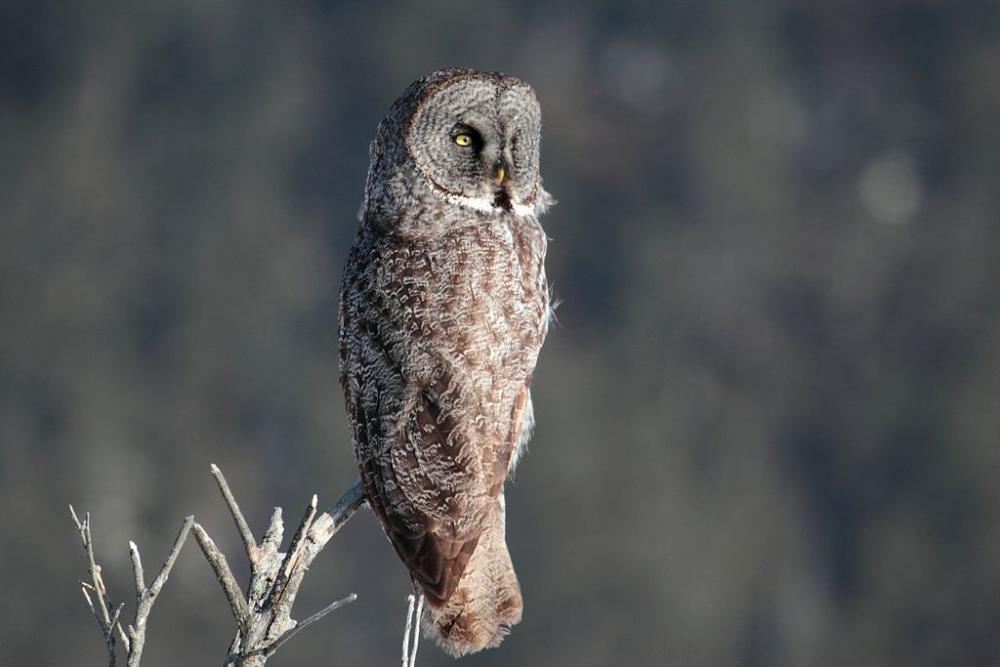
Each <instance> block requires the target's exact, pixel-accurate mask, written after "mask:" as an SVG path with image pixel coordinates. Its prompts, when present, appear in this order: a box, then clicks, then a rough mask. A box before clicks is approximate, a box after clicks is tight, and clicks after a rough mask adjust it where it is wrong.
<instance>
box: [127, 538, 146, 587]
mask: <svg viewBox="0 0 1000 667" xmlns="http://www.w3.org/2000/svg"><path fill="white" fill-rule="evenodd" d="M128 555H129V558H130V559H131V560H132V575H133V576H134V577H135V593H136V595H137V596H139V597H142V592H143V591H144V590H146V577H145V574H143V571H142V558H140V557H139V547H137V546H136V545H135V542H133V541H132V540H129V541H128Z"/></svg>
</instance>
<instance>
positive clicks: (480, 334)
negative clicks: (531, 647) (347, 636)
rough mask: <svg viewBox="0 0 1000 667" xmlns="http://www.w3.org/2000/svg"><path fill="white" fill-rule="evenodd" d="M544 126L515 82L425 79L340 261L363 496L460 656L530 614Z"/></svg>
mask: <svg viewBox="0 0 1000 667" xmlns="http://www.w3.org/2000/svg"><path fill="white" fill-rule="evenodd" d="M540 131H541V111H540V108H539V105H538V100H537V98H536V96H535V92H534V90H532V88H531V87H530V86H528V85H527V84H525V83H524V82H522V81H519V80H518V79H515V78H513V77H510V76H506V75H503V74H484V73H480V72H476V71H472V70H443V71H438V72H434V73H432V74H430V75H428V76H426V77H424V78H422V79H420V80H418V81H415V82H414V83H412V84H411V85H410V86H409V87H408V88H407V89H406V91H405V92H404V93H403V95H402V96H401V97H400V98H399V99H398V100H396V102H395V103H394V104H393V105H392V108H391V109H390V110H389V113H388V114H387V115H386V117H385V118H384V119H383V120H382V122H381V123H380V124H379V127H378V131H377V134H376V136H375V140H374V141H373V142H372V145H371V164H370V166H369V170H368V180H367V185H366V188H365V199H364V205H363V207H362V210H361V213H360V219H361V226H360V229H359V231H358V235H357V238H356V240H355V242H354V246H353V248H352V249H351V253H350V256H349V258H348V261H347V266H346V269H345V271H344V280H343V287H342V292H341V307H340V381H341V385H342V386H343V389H344V393H345V395H346V402H347V416H348V420H349V423H350V426H351V430H352V439H353V442H354V450H355V454H356V455H357V458H358V465H359V467H360V469H361V477H362V480H363V481H364V487H365V494H366V496H367V499H368V501H369V503H370V505H371V507H372V509H373V510H374V512H375V514H376V516H378V518H379V521H380V522H381V524H382V527H383V529H384V530H385V532H386V535H387V536H388V538H389V540H390V542H392V545H393V547H395V549H396V552H397V553H398V554H399V557H400V558H401V559H402V561H403V563H404V564H405V565H406V567H407V568H408V569H409V572H410V576H411V579H412V581H413V586H414V589H415V591H416V592H417V593H420V594H423V595H424V597H425V599H426V602H427V612H426V614H425V616H424V624H425V629H426V631H427V632H428V634H430V635H432V636H433V637H435V638H436V639H437V641H438V643H439V644H440V645H441V646H442V648H443V649H444V650H445V651H447V652H448V653H451V654H453V655H464V654H467V653H472V652H475V651H479V650H481V649H484V648H488V647H493V646H496V645H498V644H499V643H500V642H501V641H502V640H503V637H504V636H505V635H506V634H507V633H508V632H509V629H510V626H512V625H514V624H515V623H517V622H518V621H520V620H521V610H522V600H521V592H520V587H519V585H518V582H517V576H516V575H515V574H514V568H513V565H512V563H511V559H510V554H509V552H508V550H507V544H506V540H505V537H504V481H505V480H506V478H507V476H508V475H509V474H510V472H511V471H512V470H513V469H514V466H515V464H516V463H517V460H518V458H519V457H520V455H521V453H522V452H523V450H524V447H525V443H526V442H527V440H528V437H529V435H530V433H531V429H532V426H533V424H534V417H533V414H532V404H531V393H530V388H529V387H530V384H531V375H532V372H533V370H534V368H535V362H536V360H537V358H538V352H539V349H540V348H541V345H542V341H543V340H544V338H545V334H546V330H547V327H548V317H549V296H548V286H547V284H546V279H545V269H544V265H543V262H544V259H545V245H546V240H545V234H544V232H543V231H542V228H541V226H540V225H539V224H538V216H539V215H540V214H541V213H543V212H544V211H545V209H546V208H547V207H548V206H549V204H550V203H551V202H552V199H551V198H550V197H549V195H548V193H546V192H545V190H543V189H542V182H541V178H540V176H539V166H538V165H539V142H540Z"/></svg>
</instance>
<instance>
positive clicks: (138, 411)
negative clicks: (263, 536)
mask: <svg viewBox="0 0 1000 667" xmlns="http://www.w3.org/2000/svg"><path fill="white" fill-rule="evenodd" d="M745 4H746V6H743V7H740V6H738V5H737V3H729V4H722V5H715V4H712V3H697V2H621V1H618V0H615V1H611V0H608V1H601V0H594V1H592V2H586V3H583V2H565V3H546V4H538V3H533V2H519V3H510V4H506V3H482V4H480V3H476V4H472V3H463V2H437V3H432V4H424V3H420V4H417V3H403V2H398V3H365V2H350V3H339V4H338V3H322V2H271V3H268V2H261V3H243V2H234V1H219V2H202V1H201V0H187V1H184V0H175V1H171V2H156V3H152V2H150V3H141V2H132V1H120V2H104V3H100V4H97V3H86V2H51V1H48V0H40V1H36V2H30V3H29V2H26V3H11V2H9V1H7V2H3V3H2V4H0V446H2V448H0V517H2V519H0V521H2V532H0V540H2V553H0V571H2V572H3V575H4V580H5V581H4V584H3V597H2V600H3V601H2V604H0V614H2V616H0V652H2V657H0V661H2V662H3V663H4V664H11V665H28V664H30V665H99V664H104V663H103V661H104V649H103V646H102V644H101V640H100V637H99V634H98V630H97V627H96V625H95V623H94V620H93V619H92V618H90V616H89V611H88V610H87V609H86V608H85V606H84V603H83V599H82V598H81V596H80V592H79V585H78V583H77V581H78V580H79V579H80V578H82V577H83V576H85V568H84V561H83V558H82V554H81V551H80V549H79V545H78V542H77V536H76V534H75V531H74V529H73V526H72V524H71V522H70V518H69V514H68V512H67V509H66V506H67V504H68V503H70V502H72V503H74V504H75V505H76V507H77V508H79V509H81V510H89V511H91V512H92V513H93V515H94V524H95V539H96V541H97V548H98V558H99V560H100V561H102V562H103V563H104V565H105V568H106V573H107V579H108V582H109V585H110V586H111V589H112V594H113V595H114V596H115V597H116V599H127V598H129V597H130V592H129V591H130V589H129V586H130V574H129V569H128V559H127V541H128V540H129V539H134V540H135V541H137V542H138V543H139V545H140V547H141V548H142V551H143V554H144V556H145V561H146V563H147V568H148V569H152V568H153V567H154V564H156V563H158V562H159V561H160V560H161V558H162V557H163V555H165V553H166V551H167V548H168V546H169V544H170V542H171V540H172V539H173V536H174V534H175V533H176V530H177V528H178V526H179V525H180V522H181V520H182V518H183V517H184V516H185V515H187V514H195V515H196V516H197V517H198V519H199V521H201V522H202V523H203V524H204V525H205V526H206V528H207V529H208V530H209V531H210V532H211V533H212V534H213V535H214V537H215V538H216V539H217V540H218V541H219V542H220V544H221V545H222V546H223V547H224V548H225V549H226V550H227V551H228V552H229V554H230V558H231V560H233V561H234V562H235V563H240V562H241V559H240V558H239V546H238V545H239V543H238V540H237V537H236V533H235V531H234V530H233V529H232V526H231V524H230V522H229V519H228V517H227V515H226V513H225V509H224V506H223V505H222V503H221V502H220V500H219V499H218V497H217V492H216V489H215V487H214V485H213V482H212V478H211V477H210V475H209V473H208V466H209V463H211V462H215V463H218V464H219V465H220V466H221V467H222V468H223V470H224V471H225V472H226V473H227V475H228V476H229V478H230V481H231V482H232V484H233V486H234V488H235V491H236V493H237V494H238V496H239V498H240V499H241V500H242V503H243V506H244V509H245V510H246V512H247V514H248V516H249V517H250V519H251V522H252V525H253V526H254V527H255V529H256V530H262V529H263V527H264V526H265V524H266V520H267V517H268V516H269V514H270V509H271V507H272V506H274V505H281V506H283V507H285V509H286V513H287V514H288V515H290V516H298V515H299V513H300V511H301V508H302V507H304V505H305V503H306V502H307V500H308V498H309V496H310V495H311V494H312V493H313V492H318V493H319V494H320V502H321V504H325V503H329V502H332V501H333V500H334V499H335V498H336V496H338V495H339V494H340V492H341V491H343V490H344V489H346V488H347V486H348V485H349V484H350V483H351V482H352V481H353V480H354V478H355V476H356V472H355V467H354V461H353V456H352V454H351V448H350V444H349V441H348V437H347V432H346V428H345V419H344V414H343V403H342V395H341V391H340V388H339V386H338V383H337V349H336V347H337V343H336V337H337V314H336V313H337V300H338V288H339V280H340V271H341V267H342V265H343V261H344V258H345V256H346V253H347V250H348V247H349V245H350V243H351V240H352V238H353V235H354V231H355V227H356V224H357V223H356V220H355V213H356V211H357V209H358V206H359V204H360V201H361V194H362V187H363V183H364V176H365V171H366V168H367V162H368V156H367V145H368V142H369V140H370V138H371V136H372V134H373V133H374V130H375V127H376V125H377V123H378V121H379V119H380V118H381V116H382V114H383V113H384V112H385V111H386V110H387V109H388V107H389V105H390V104H391V103H392V101H393V100H394V99H395V97H396V96H397V95H398V94H399V93H400V92H401V91H402V90H403V88H404V87H405V86H406V85H407V84H408V83H409V82H410V81H411V80H413V79H415V78H417V77H418V76H421V75H423V74H425V73H427V72H429V71H431V70H433V69H436V68H439V67H446V66H471V67H476V68H479V69H485V70H503V71H505V72H508V73H511V74H514V75H517V76H519V77H521V78H523V79H525V80H527V81H528V82H530V83H532V84H533V85H534V86H535V88H536V89H537V91H538V95H539V98H540V99H541V102H542V108H543V113H544V141H543V151H542V170H543V175H544V177H545V179H546V180H545V182H546V186H547V187H548V189H549V190H550V191H551V192H552V193H553V194H554V195H555V196H556V197H557V199H559V200H560V204H559V205H558V206H556V207H555V208H554V209H552V210H551V211H550V212H549V214H548V215H547V216H546V217H545V218H544V219H543V224H544V225H545V227H546V230H547V232H548V234H549V235H550V236H551V237H552V238H553V241H552V243H551V244H550V247H549V259H548V270H549V276H550V278H551V280H552V282H553V283H554V285H555V291H556V293H557V294H558V296H559V297H560V298H561V299H562V300H563V304H562V306H561V307H560V308H559V310H558V316H559V324H558V326H555V327H553V329H552V331H551V334H550V337H549V340H548V342H547V344H546V346H545V349H544V350H543V352H542V355H541V360H540V363H539V367H538V372H537V374H536V376H535V382H534V388H535V405H536V412H537V416H538V430H537V434H536V436H535V439H534V441H533V443H532V445H531V451H530V454H529V456H528V457H527V459H526V460H525V461H524V463H523V464H522V466H521V468H520V469H519V471H518V476H517V480H516V482H515V483H513V484H512V485H511V488H510V489H509V490H508V522H509V530H508V541H509V543H510V547H511V551H512V553H513V558H514V562H515V564H516V566H517V569H518V572H519V574H520V577H521V583H522V586H523V589H524V596H525V600H526V611H525V617H524V622H523V623H522V624H521V625H520V626H518V627H516V628H515V630H514V632H513V634H512V635H511V637H510V638H509V639H508V640H507V641H506V642H505V643H504V645H503V647H502V648H501V649H499V650H495V651H489V652H486V653H484V654H482V655H477V656H474V657H471V658H468V659H465V660H463V662H462V663H461V664H465V665H662V664H671V665H674V664H676V665H706V666H715V665H832V664H842V665H846V664H857V665H862V664H863V665H902V664H905V665H925V664H926V665H932V664H944V663H947V664H969V665H971V664H991V663H997V662H998V661H1000V640H998V631H1000V626H998V623H1000V531H998V521H1000V485H998V481H997V480H998V475H1000V446H998V445H1000V443H998V433H1000V296H998V289H997V287H998V285H1000V215H998V213H1000V188H998V185H1000V9H998V8H997V6H996V5H995V4H993V3H963V2H934V3H930V2H909V3H904V2H888V1H887V2H847V3H836V4H837V5H838V6H837V7H836V8H832V7H830V5H832V4H834V3H824V2H789V1H778V0H769V1H761V2H754V3H745ZM194 547H195V545H194V544H193V542H192V543H190V544H189V545H188V546H187V548H186V550H185V551H184V553H183V554H182V556H181V558H180V560H179V562H178V565H177V567H176V569H175V570H174V574H173V576H172V578H171V580H170V582H169V584H168V586H167V588H166V589H165V590H164V593H163V594H162V596H161V599H160V600H159V602H158V604H157V606H156V608H155V609H154V610H153V614H152V617H151V630H150V634H149V639H148V645H147V649H146V659H145V661H144V664H147V665H149V666H150V667H152V666H153V665H180V664H196V665H211V664H219V662H220V661H221V658H222V655H223V654H224V650H225V647H226V645H227V643H228V641H229V638H230V636H231V632H232V625H231V620H230V618H229V612H228V608H227V606H226V603H225V601H224V598H223V595H222V593H221V591H220V589H219V588H218V587H217V586H216V585H215V584H214V580H213V578H212V575H211V573H210V571H209V568H208V566H207V565H206V563H205V562H204V561H203V559H202V557H201V555H200V554H199V553H198V551H197V550H196V549H195V548H194ZM240 568H241V569H240V573H241V575H242V576H245V572H246V570H245V566H244V565H242V563H241V565H240ZM307 588H308V591H307V592H305V593H303V595H302V596H301V598H300V601H299V606H298V607H297V609H298V614H297V616H298V617H299V618H302V617H304V616H306V615H307V614H309V613H311V612H312V611H313V610H315V609H318V608H319V607H320V606H322V605H324V604H326V603H327V602H329V601H330V600H332V599H334V598H338V597H341V596H343V595H345V594H347V593H348V592H351V591H356V592H357V593H358V594H359V595H360V599H359V600H358V601H357V602H356V603H354V604H353V605H351V606H350V607H348V608H345V609H342V610H340V611H337V612H336V613H335V614H334V615H332V616H330V617H328V618H327V619H325V620H324V621H323V622H322V623H321V624H319V625H317V626H314V627H313V628H310V629H309V630H308V631H307V632H305V633H303V634H302V635H300V636H299V638H297V639H296V640H295V641H294V642H292V643H291V644H289V645H288V646H287V647H285V648H283V649H282V650H281V652H280V653H279V654H278V655H277V656H276V657H275V658H273V659H272V662H273V664H275V665H300V664H330V665H340V664H342V665H387V664H397V663H398V655H399V644H400V639H401V636H402V627H403V620H404V612H405V602H404V596H405V594H406V592H407V579H406V576H405V574H404V571H403V569H402V567H401V565H400V564H399V563H398V561H397V560H396V558H395V555H394V554H393V552H392V550H391V548H390V547H389V544H388V543H387V542H386V541H385V539H384V538H383V537H382V535H381V533H380V531H379V529H378V527H377V526H376V522H375V521H374V519H373V517H372V516H371V514H370V513H369V512H367V511H365V512H364V513H362V514H359V515H358V516H357V517H355V519H354V520H353V521H352V522H351V523H350V524H349V525H348V526H347V528H346V529H345V530H344V531H343V532H342V533H340V534H339V535H338V536H337V537H336V538H335V539H334V541H333V542H332V543H331V545H330V546H329V547H328V548H327V550H326V551H325V552H324V553H323V554H322V556H321V557H320V559H319V561H318V562H317V563H316V565H315V566H314V568H313V570H312V572H311V573H310V575H309V578H308V579H307ZM129 613H130V611H129ZM420 664H421V665H423V666H424V667H431V666H432V665H451V664H453V662H452V660H451V659H450V658H447V657H446V656H444V654H442V653H441V652H440V651H439V650H438V649H437V648H435V647H433V646H431V645H430V644H425V645H424V646H423V647H422V649H421V657H420Z"/></svg>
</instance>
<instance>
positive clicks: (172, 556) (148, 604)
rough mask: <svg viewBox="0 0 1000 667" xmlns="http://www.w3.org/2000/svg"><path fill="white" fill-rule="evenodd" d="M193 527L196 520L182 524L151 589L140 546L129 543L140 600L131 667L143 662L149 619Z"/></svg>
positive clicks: (130, 651) (132, 636) (132, 634)
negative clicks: (143, 567) (143, 568)
mask: <svg viewBox="0 0 1000 667" xmlns="http://www.w3.org/2000/svg"><path fill="white" fill-rule="evenodd" d="M192 525H194V517H193V516H188V517H186V518H185V519H184V523H182V524H181V529H180V530H179V531H178V532H177V537H176V538H174V545H173V547H172V548H171V549H170V553H168V554H167V559H166V560H165V561H164V562H163V567H161V568H160V572H159V573H158V574H157V575H156V578H155V579H154V580H153V584H152V585H151V586H150V587H149V588H147V587H146V580H145V576H144V574H143V570H142V559H141V558H140V557H139V547H137V546H136V544H135V542H129V555H130V556H131V558H132V572H133V574H134V575H135V600H136V602H135V620H134V621H133V622H132V625H130V626H129V633H128V634H129V639H130V640H131V643H130V647H129V649H128V666H129V667H138V665H139V662H140V661H141V660H142V650H143V648H144V647H145V645H146V628H147V627H148V623H147V621H148V620H149V614H150V612H151V611H152V610H153V603H154V602H156V596H157V595H159V593H160V590H161V589H162V588H163V585H164V584H165V583H167V578H168V577H170V571H171V570H172V569H173V567H174V563H175V562H176V561H177V556H178V554H180V552H181V548H182V547H183V546H184V542H186V541H187V538H188V534H189V533H190V532H191V526H192Z"/></svg>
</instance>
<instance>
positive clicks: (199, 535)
mask: <svg viewBox="0 0 1000 667" xmlns="http://www.w3.org/2000/svg"><path fill="white" fill-rule="evenodd" d="M220 475H221V473H220ZM193 530H194V538H195V540H197V541H198V546H199V547H201V551H202V553H203V554H205V559H206V560H208V564H209V565H211V566H212V569H213V570H214V571H215V578H216V579H218V581H219V585H221V586H222V591H223V593H225V594H226V600H228V601H229V609H230V610H231V611H232V612H233V618H234V619H235V620H236V625H237V626H239V627H240V628H245V627H246V626H247V624H248V623H249V620H250V609H249V608H248V607H247V602H246V600H244V599H243V593H242V592H241V591H240V585H239V584H238V583H236V577H234V576H233V571H232V570H230V569H229V563H228V562H226V555H225V554H224V553H222V552H221V551H220V550H219V547H217V546H215V542H214V541H212V538H211V537H209V536H208V533H206V532H205V529H204V528H202V527H201V524H199V523H195V524H194V526H193Z"/></svg>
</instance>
